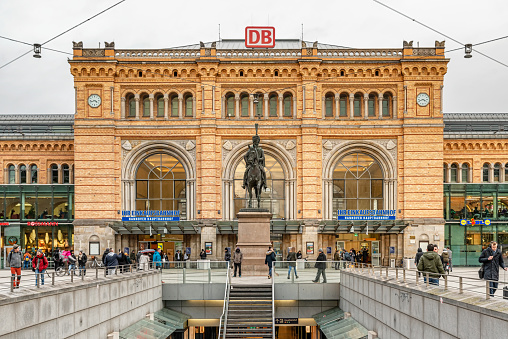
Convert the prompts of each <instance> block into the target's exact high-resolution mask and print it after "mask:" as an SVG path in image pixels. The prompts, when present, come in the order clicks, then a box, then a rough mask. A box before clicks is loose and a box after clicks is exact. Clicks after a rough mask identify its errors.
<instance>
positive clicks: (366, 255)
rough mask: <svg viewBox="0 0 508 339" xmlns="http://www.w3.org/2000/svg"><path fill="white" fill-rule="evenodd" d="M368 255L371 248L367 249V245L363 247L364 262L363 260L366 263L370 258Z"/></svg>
mask: <svg viewBox="0 0 508 339" xmlns="http://www.w3.org/2000/svg"><path fill="white" fill-rule="evenodd" d="M368 256H369V250H368V249H367V247H364V248H363V251H362V262H363V263H364V264H366V263H367V258H368Z"/></svg>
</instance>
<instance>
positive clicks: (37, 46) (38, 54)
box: [34, 44, 41, 59]
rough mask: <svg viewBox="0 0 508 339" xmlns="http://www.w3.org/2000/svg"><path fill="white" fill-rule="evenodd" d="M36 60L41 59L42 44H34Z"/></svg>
mask: <svg viewBox="0 0 508 339" xmlns="http://www.w3.org/2000/svg"><path fill="white" fill-rule="evenodd" d="M34 53H35V54H34V58H37V59H40V58H41V44H34Z"/></svg>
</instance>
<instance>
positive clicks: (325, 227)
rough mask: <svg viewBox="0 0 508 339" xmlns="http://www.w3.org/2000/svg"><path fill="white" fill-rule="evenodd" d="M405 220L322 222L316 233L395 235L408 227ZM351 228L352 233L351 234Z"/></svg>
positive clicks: (408, 224) (408, 223) (407, 222)
mask: <svg viewBox="0 0 508 339" xmlns="http://www.w3.org/2000/svg"><path fill="white" fill-rule="evenodd" d="M410 224H411V223H410V222H409V221H407V220H381V221H379V220H365V221H344V220H341V221H337V220H323V221H321V222H320V223H319V227H318V233H327V234H337V233H367V227H368V230H369V233H377V234H397V233H401V232H402V231H403V230H404V229H405V228H406V227H408V226H410ZM351 227H352V228H353V232H351Z"/></svg>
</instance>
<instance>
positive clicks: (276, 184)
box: [234, 154, 286, 219]
mask: <svg viewBox="0 0 508 339" xmlns="http://www.w3.org/2000/svg"><path fill="white" fill-rule="evenodd" d="M265 172H266V186H267V189H266V191H263V192H262V193H261V206H260V207H261V208H266V209H268V211H270V213H273V218H274V219H281V218H285V217H286V215H285V205H284V204H285V179H284V178H285V176H284V170H283V169H282V166H281V164H280V163H279V161H278V160H277V159H275V158H274V157H272V156H271V155H268V154H265ZM244 173H245V161H244V160H243V159H242V161H241V162H240V163H239V164H238V166H237V167H236V169H235V179H234V204H235V215H236V214H237V213H238V212H240V209H241V208H245V207H247V202H248V199H249V195H248V193H247V190H245V189H243V188H242V184H243V175H244ZM253 199H254V198H253ZM254 204H255V203H254Z"/></svg>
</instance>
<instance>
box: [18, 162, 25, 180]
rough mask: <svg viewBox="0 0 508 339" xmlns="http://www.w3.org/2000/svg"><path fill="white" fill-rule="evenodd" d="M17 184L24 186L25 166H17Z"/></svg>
mask: <svg viewBox="0 0 508 339" xmlns="http://www.w3.org/2000/svg"><path fill="white" fill-rule="evenodd" d="M19 183H20V184H26V166H25V165H20V166H19Z"/></svg>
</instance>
